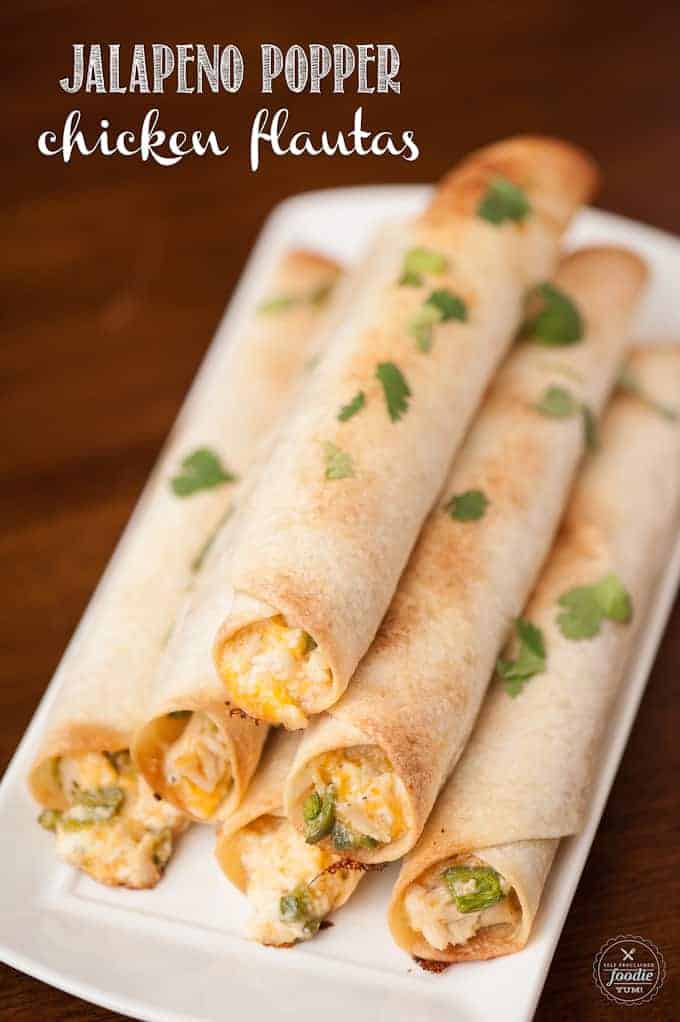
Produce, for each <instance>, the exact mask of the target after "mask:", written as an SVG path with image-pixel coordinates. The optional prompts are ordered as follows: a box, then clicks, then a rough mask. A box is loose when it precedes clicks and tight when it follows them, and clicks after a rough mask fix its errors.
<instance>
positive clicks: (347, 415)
mask: <svg viewBox="0 0 680 1022" xmlns="http://www.w3.org/2000/svg"><path fill="white" fill-rule="evenodd" d="M365 404H366V395H365V394H364V392H363V390H360V391H358V392H357V393H356V394H355V395H354V397H353V398H352V400H351V401H349V402H348V403H347V404H346V405H343V406H342V408H341V409H340V411H339V412H338V419H339V420H340V422H347V420H348V419H351V418H352V416H354V415H356V414H357V412H360V411H361V409H362V408H363V407H364V405H365Z"/></svg>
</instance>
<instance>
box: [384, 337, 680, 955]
mask: <svg viewBox="0 0 680 1022" xmlns="http://www.w3.org/2000/svg"><path fill="white" fill-rule="evenodd" d="M623 383H624V386H625V390H626V391H627V392H626V393H623V394H619V395H617V396H616V397H615V399H614V401H613V402H612V405H611V406H610V408H609V409H608V410H607V412H606V414H605V418H604V422H603V426H602V429H601V433H600V442H599V447H598V449H597V450H596V451H595V452H594V453H593V454H592V455H591V456H590V457H589V460H588V462H587V464H586V465H585V467H584V469H583V471H582V472H581V474H580V475H579V478H578V481H577V485H576V489H575V491H574V494H573V496H572V499H571V501H570V504H569V509H568V512H567V516H566V519H565V522H564V526H563V528H562V530H561V532H560V535H559V537H558V539H557V542H556V545H555V547H554V549H553V551H552V553H551V555H550V557H549V559H548V561H547V563H546V567H545V568H544V570H543V573H542V575H541V578H540V581H539V584H538V587H537V589H536V591H535V593H534V595H533V596H532V598H531V600H530V602H529V604H528V606H527V607H526V609H525V611H524V615H523V617H522V618H521V619H520V620H519V621H518V622H517V629H516V630H517V635H516V639H515V641H514V643H513V644H512V646H511V647H510V649H509V651H508V652H507V654H506V655H505V656H504V657H503V658H501V659H500V660H499V662H498V674H499V678H498V679H497V680H496V681H495V682H494V683H493V685H492V687H491V689H490V691H489V694H488V696H487V699H486V701H485V703H484V704H483V706H482V710H481V713H480V715H479V720H478V722H477V724H476V727H475V730H474V732H473V735H472V738H471V739H470V742H469V744H468V746H467V748H466V750H465V752H464V754H463V756H462V758H461V760H460V762H459V764H458V766H457V768H456V770H455V771H454V773H453V776H452V778H451V780H450V781H449V783H448V784H447V786H446V787H445V788H444V790H443V792H442V794H441V795H440V797H439V800H438V802H437V805H436V806H435V809H434V811H433V813H432V815H431V817H430V819H429V821H428V823H427V826H426V828H425V830H424V832H423V835H422V837H421V839H420V841H419V842H418V844H417V845H416V847H415V849H414V850H413V851H412V852H411V854H410V855H409V856H408V857H407V858H406V860H405V862H404V865H403V867H402V871H401V874H400V876H399V879H398V882H397V884H396V887H395V890H394V893H393V897H392V900H391V904H390V910H389V924H390V928H391V931H392V935H393V937H394V939H395V941H396V942H397V944H399V945H400V946H401V947H402V948H404V949H405V950H406V951H408V952H409V953H410V954H412V955H415V956H417V957H421V958H425V959H429V960H436V961H444V962H457V961H465V960H470V959H483V958H493V957H495V956H497V955H503V954H508V953H510V952H513V951H517V950H519V949H520V948H522V947H524V945H525V944H526V942H527V940H528V939H529V935H530V932H531V928H532V925H533V921H534V918H535V916H536V912H537V910H538V905H539V901H540V898H541V894H542V891H543V888H544V885H545V881H546V878H547V875H548V872H549V870H550V865H551V862H552V859H553V856H554V853H555V850H556V848H557V844H558V841H559V839H560V838H561V837H564V836H566V835H568V834H574V833H576V832H577V831H578V830H579V829H580V828H581V827H582V825H583V822H584V818H585V813H586V809H587V804H588V793H589V789H590V787H591V785H592V782H593V779H594V777H595V775H596V771H597V763H598V753H599V746H600V742H601V738H602V734H603V731H604V728H605V725H606V723H607V719H608V716H609V711H610V708H611V705H612V701H613V700H614V697H615V695H616V690H617V687H618V686H619V684H620V681H621V678H622V675H623V672H624V668H625V664H626V660H627V657H628V655H629V653H630V651H631V648H632V644H633V641H634V639H635V637H636V636H639V634H640V629H641V628H643V627H644V620H645V614H646V612H647V609H648V606H649V603H650V598H651V596H652V594H653V591H654V587H655V583H656V581H657V579H658V576H659V573H660V569H661V567H662V565H663V563H664V559H665V558H666V557H667V556H668V553H669V549H670V543H671V541H672V540H675V539H676V538H677V534H678V524H679V521H678V516H679V515H680V351H678V349H677V348H666V349H665V350H663V349H653V348H650V349H641V350H640V351H639V352H636V353H635V355H634V356H633V358H632V359H631V361H630V364H629V366H628V369H627V371H626V374H625V376H624V378H623Z"/></svg>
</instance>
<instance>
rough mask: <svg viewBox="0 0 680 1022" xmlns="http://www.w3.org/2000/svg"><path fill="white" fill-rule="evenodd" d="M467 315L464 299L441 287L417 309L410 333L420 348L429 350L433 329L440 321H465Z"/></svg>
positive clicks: (410, 326)
mask: <svg viewBox="0 0 680 1022" xmlns="http://www.w3.org/2000/svg"><path fill="white" fill-rule="evenodd" d="M467 315H468V314H467V306H466V304H465V302H464V301H463V299H462V298H459V297H458V295H454V294H453V293H452V292H451V291H448V290H446V288H441V289H440V290H438V291H433V292H432V294H431V295H430V297H429V298H428V299H427V301H425V302H423V304H422V305H421V306H420V308H419V309H416V311H415V312H414V314H413V316H412V317H411V319H410V320H409V326H408V329H409V333H411V334H412V335H413V336H414V337H415V339H416V343H417V345H418V347H419V348H420V350H421V351H425V352H427V351H429V350H430V348H431V347H432V331H433V329H434V327H435V326H436V325H437V324H438V323H445V322H446V321H447V320H449V319H457V320H459V322H461V323H464V322H465V321H466V320H467Z"/></svg>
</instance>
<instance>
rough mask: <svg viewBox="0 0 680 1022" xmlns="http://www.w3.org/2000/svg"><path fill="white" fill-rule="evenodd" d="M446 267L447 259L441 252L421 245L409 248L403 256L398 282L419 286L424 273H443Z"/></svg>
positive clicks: (409, 285)
mask: <svg viewBox="0 0 680 1022" xmlns="http://www.w3.org/2000/svg"><path fill="white" fill-rule="evenodd" d="M447 269H448V261H447V259H446V256H443V255H442V254H441V252H435V251H434V250H433V249H431V248H424V247H422V246H417V247H416V248H410V249H409V250H408V252H407V253H406V255H405V256H404V263H403V267H402V273H401V277H400V278H399V283H400V284H403V285H406V286H408V287H420V286H421V284H422V283H423V274H424V273H444V272H445V271H446V270H447Z"/></svg>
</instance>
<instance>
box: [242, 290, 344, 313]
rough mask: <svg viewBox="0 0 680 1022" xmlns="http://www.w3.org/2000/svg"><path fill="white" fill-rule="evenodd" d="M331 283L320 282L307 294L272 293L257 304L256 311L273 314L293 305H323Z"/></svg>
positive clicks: (329, 291) (284, 310)
mask: <svg viewBox="0 0 680 1022" xmlns="http://www.w3.org/2000/svg"><path fill="white" fill-rule="evenodd" d="M332 290H333V284H332V283H331V284H320V285H319V286H318V287H315V288H314V289H313V290H312V291H309V292H308V293H307V294H301V295H274V296H273V297H272V298H265V299H264V301H262V302H260V304H259V305H258V306H257V312H258V313H259V314H260V315H261V316H275V315H278V314H279V313H280V312H286V311H287V310H288V309H290V308H292V307H293V306H294V305H323V303H324V302H325V301H326V299H327V298H328V296H329V295H330V293H331V291H332Z"/></svg>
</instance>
